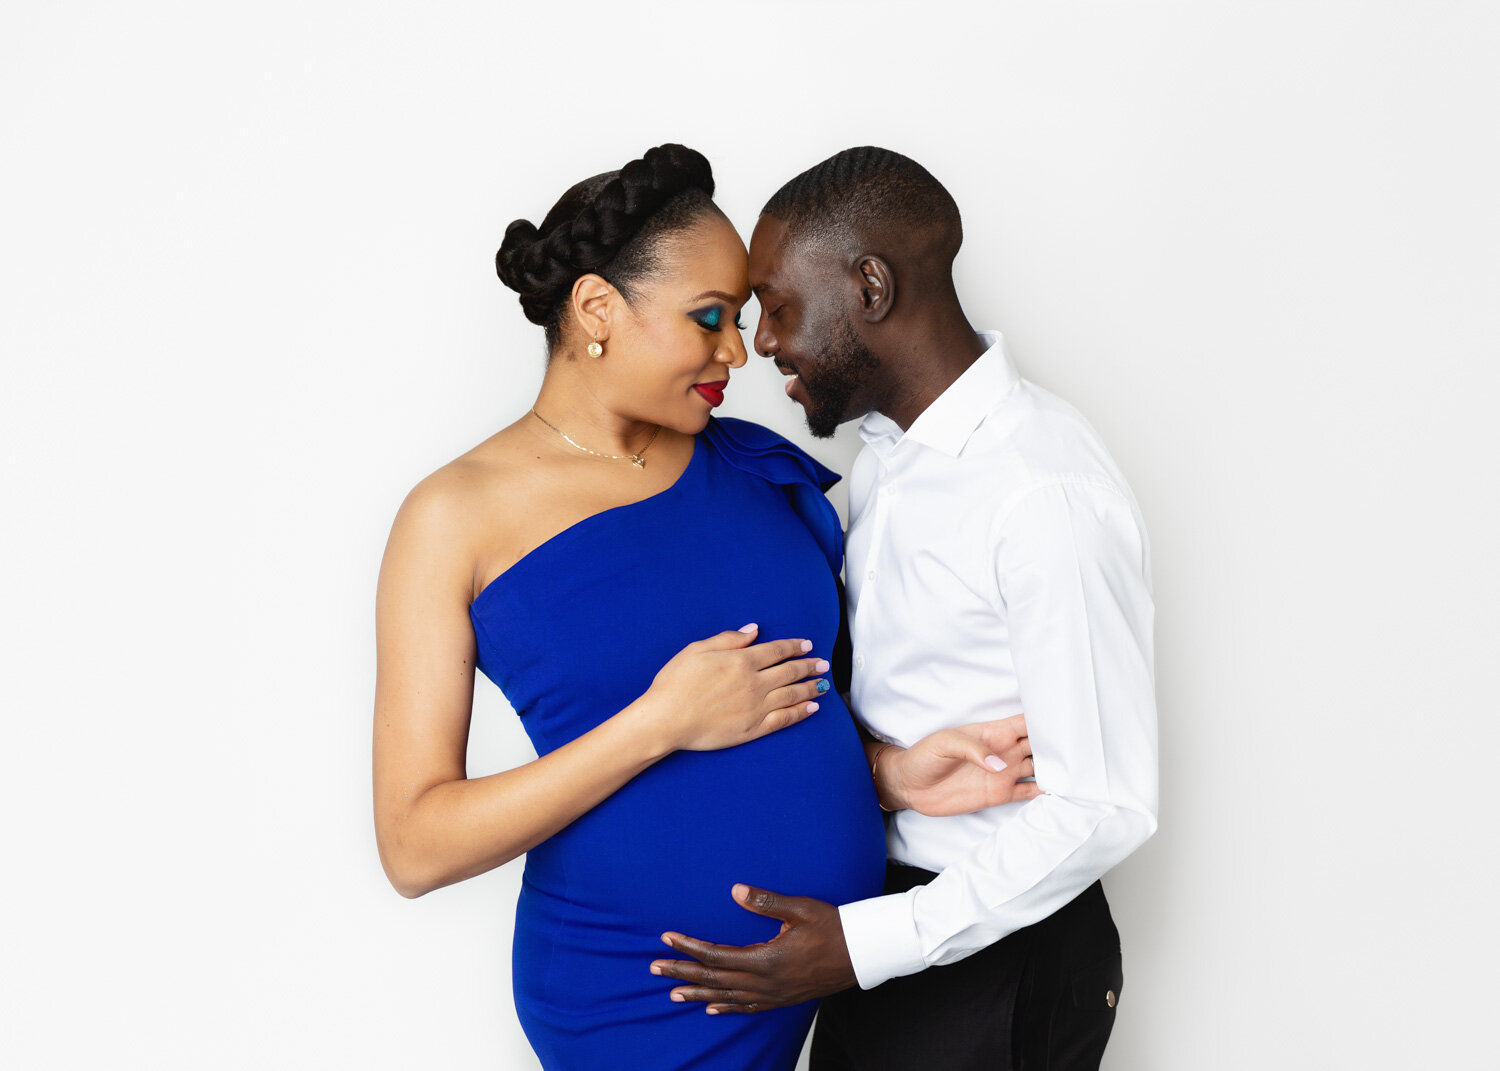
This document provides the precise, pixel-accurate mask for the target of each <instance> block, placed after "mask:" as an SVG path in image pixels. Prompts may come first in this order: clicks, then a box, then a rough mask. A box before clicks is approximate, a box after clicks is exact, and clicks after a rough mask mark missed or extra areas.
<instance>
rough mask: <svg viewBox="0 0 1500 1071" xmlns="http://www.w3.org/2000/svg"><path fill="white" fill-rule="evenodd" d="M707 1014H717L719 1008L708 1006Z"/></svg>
mask: <svg viewBox="0 0 1500 1071" xmlns="http://www.w3.org/2000/svg"><path fill="white" fill-rule="evenodd" d="M708 1014H709V1015H718V1014H719V1009H718V1008H709V1009H708Z"/></svg>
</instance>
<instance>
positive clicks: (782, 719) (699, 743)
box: [624, 625, 829, 751]
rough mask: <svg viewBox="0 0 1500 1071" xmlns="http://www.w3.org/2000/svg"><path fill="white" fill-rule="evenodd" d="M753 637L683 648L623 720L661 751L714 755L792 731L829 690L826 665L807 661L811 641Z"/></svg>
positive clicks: (731, 635) (743, 633)
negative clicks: (766, 640) (628, 720)
mask: <svg viewBox="0 0 1500 1071" xmlns="http://www.w3.org/2000/svg"><path fill="white" fill-rule="evenodd" d="M757 632H758V630H757V629H756V627H755V626H753V625H747V626H745V628H744V629H742V630H740V631H738V632H721V633H719V634H718V635H717V636H711V637H709V638H708V639H706V640H699V641H697V642H696V643H690V644H688V645H687V646H686V647H684V648H683V649H682V650H681V651H680V652H678V653H677V654H676V655H675V656H673V658H672V660H671V661H670V662H668V663H667V664H666V665H665V666H663V667H662V669H661V672H660V673H658V674H657V675H656V679H655V680H654V681H653V682H652V684H651V687H650V688H649V689H647V691H646V694H645V695H643V696H641V698H640V699H639V700H637V701H636V702H635V703H633V704H631V706H630V708H629V709H628V710H627V711H625V712H624V713H625V714H627V715H629V716H630V717H631V718H632V719H633V720H634V721H635V723H636V724H637V725H638V726H639V728H640V730H641V731H642V732H644V733H646V734H648V735H649V736H650V737H651V738H653V739H655V740H656V741H657V742H658V745H659V746H660V747H661V748H662V749H663V750H664V751H718V750H721V749H723V748H729V747H735V746H737V745H739V744H744V743H748V742H749V741H751V740H755V739H758V738H759V737H762V736H765V735H767V734H768V733H773V732H776V731H777V730H778V729H785V728H786V727H787V726H789V725H795V724H796V723H797V722H799V721H801V720H802V719H804V718H806V717H807V716H808V715H809V714H812V713H813V712H815V711H816V710H817V709H818V704H817V703H816V702H815V701H814V699H815V698H816V697H817V696H819V695H822V694H823V693H824V692H826V691H828V688H829V683H828V681H827V679H826V678H824V677H823V676H822V675H823V674H825V673H827V672H828V668H829V667H828V662H827V661H825V660H824V659H821V658H817V657H806V656H807V655H808V653H809V652H810V651H811V650H812V643H811V641H809V640H774V641H771V642H769V643H755V642H754V640H755V637H756V635H757ZM810 678H811V679H810Z"/></svg>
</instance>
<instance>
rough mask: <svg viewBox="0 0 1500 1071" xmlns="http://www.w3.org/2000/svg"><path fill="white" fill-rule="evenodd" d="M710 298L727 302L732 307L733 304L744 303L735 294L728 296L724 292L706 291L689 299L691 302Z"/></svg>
mask: <svg viewBox="0 0 1500 1071" xmlns="http://www.w3.org/2000/svg"><path fill="white" fill-rule="evenodd" d="M710 297H712V298H718V299H719V300H720V301H727V302H729V303H730V304H731V305H733V304H735V303H737V302H741V301H743V299H742V298H739V297H736V296H735V295H734V294H726V293H725V292H724V291H722V290H705V291H703V293H701V294H694V295H693V296H692V297H690V298H688V300H689V301H702V300H703V299H704V298H710Z"/></svg>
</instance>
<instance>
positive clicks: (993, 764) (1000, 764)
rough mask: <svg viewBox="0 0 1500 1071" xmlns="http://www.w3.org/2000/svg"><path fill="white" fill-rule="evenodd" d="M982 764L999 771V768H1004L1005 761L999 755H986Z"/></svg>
mask: <svg viewBox="0 0 1500 1071" xmlns="http://www.w3.org/2000/svg"><path fill="white" fill-rule="evenodd" d="M984 764H985V765H986V766H988V767H989V768H990V769H992V770H994V771H995V772H996V773H999V772H1000V771H1001V770H1003V769H1005V763H1004V761H1002V760H1001V758H1000V756H999V755H986V756H985V757H984Z"/></svg>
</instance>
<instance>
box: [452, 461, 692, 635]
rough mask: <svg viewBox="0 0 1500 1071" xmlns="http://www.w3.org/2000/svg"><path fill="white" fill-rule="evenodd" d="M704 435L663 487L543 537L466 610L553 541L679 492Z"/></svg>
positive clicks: (572, 535)
mask: <svg viewBox="0 0 1500 1071" xmlns="http://www.w3.org/2000/svg"><path fill="white" fill-rule="evenodd" d="M703 435H704V433H703V432H699V433H698V434H697V435H694V436H693V452H692V453H691V454H690V455H688V462H687V464H686V465H684V466H683V469H682V471H681V472H679V473H678V474H677V479H675V480H673V481H672V482H671V483H670V484H668V485H667V486H666V487H663V488H662V489H661V490H660V491H657V492H655V493H654V494H649V495H647V496H646V497H645V498H638V499H636V500H635V501H634V502H622V503H620V505H618V506H610V507H609V508H608V509H602V510H600V511H599V512H598V513H590V514H589V515H588V516H587V517H581V518H579V519H578V520H576V521H574V522H573V523H572V524H570V525H568V526H567V527H566V528H564V529H563V530H562V531H560V532H558V533H556V534H555V535H551V536H548V537H547V538H546V539H544V540H542V542H540V543H538V544H537V545H536V546H534V547H532V548H531V549H530V550H528V551H527V552H526V553H525V554H523V555H521V556H520V557H519V558H517V559H516V561H515V562H514V563H512V564H511V566H510V567H509V568H507V569H506V570H505V572H503V573H501V574H500V575H499V576H497V577H495V578H494V579H493V580H491V581H490V582H489V583H488V584H486V585H485V586H484V587H483V588H482V589H480V592H479V594H478V595H475V596H474V598H473V600H472V601H471V602H470V603H469V609H471V610H472V609H473V608H474V607H476V606H478V605H479V603H480V602H481V601H483V600H484V598H485V596H486V595H488V594H489V593H490V590H491V589H492V588H495V587H497V586H498V585H499V584H500V582H501V581H502V580H504V579H505V578H506V577H508V576H510V575H511V574H512V573H514V572H515V571H516V570H517V569H520V568H521V567H522V566H523V565H525V564H527V563H528V562H530V561H531V560H533V559H534V558H536V557H537V556H538V555H539V554H540V553H541V552H542V551H544V550H547V549H548V548H550V547H552V546H553V544H556V543H558V542H560V541H566V540H567V539H573V538H576V537H577V536H578V535H579V534H580V533H581V532H583V531H586V530H587V529H588V528H590V527H592V526H593V525H594V524H595V523H597V522H598V521H599V519H600V518H601V517H615V516H618V515H619V514H620V513H622V512H624V511H625V510H632V509H635V508H637V507H639V506H644V505H647V504H648V503H653V502H660V501H661V500H662V499H664V498H665V497H666V496H668V495H671V494H673V493H674V492H676V491H678V490H679V489H680V488H681V487H682V485H683V483H684V482H685V481H686V480H687V477H688V474H689V473H690V472H692V471H693V469H694V468H696V467H697V466H698V463H699V458H700V456H701V455H702V453H703Z"/></svg>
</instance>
